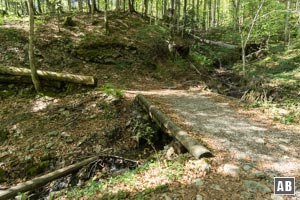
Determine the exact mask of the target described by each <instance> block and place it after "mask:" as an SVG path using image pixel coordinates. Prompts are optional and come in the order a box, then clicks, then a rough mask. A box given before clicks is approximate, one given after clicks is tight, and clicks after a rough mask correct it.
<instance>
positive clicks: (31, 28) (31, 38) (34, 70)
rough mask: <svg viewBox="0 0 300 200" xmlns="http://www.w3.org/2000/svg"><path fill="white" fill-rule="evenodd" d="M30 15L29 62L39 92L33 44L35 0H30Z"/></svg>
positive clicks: (33, 80) (34, 83) (35, 86)
mask: <svg viewBox="0 0 300 200" xmlns="http://www.w3.org/2000/svg"><path fill="white" fill-rule="evenodd" d="M29 16H30V21H29V23H30V28H29V50H28V54H29V64H30V69H31V78H32V82H33V85H34V88H35V90H36V91H37V92H39V91H40V90H41V85H40V81H39V78H38V75H37V70H36V68H35V65H34V54H33V51H34V49H33V48H34V46H33V41H34V16H33V0H29Z"/></svg>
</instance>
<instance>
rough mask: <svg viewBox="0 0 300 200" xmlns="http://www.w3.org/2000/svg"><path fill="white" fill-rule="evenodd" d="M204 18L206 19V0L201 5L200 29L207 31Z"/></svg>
mask: <svg viewBox="0 0 300 200" xmlns="http://www.w3.org/2000/svg"><path fill="white" fill-rule="evenodd" d="M206 18H207V0H204V3H203V15H202V28H203V30H205V31H206V30H207V26H206Z"/></svg>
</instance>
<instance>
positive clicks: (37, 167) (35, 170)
mask: <svg viewBox="0 0 300 200" xmlns="http://www.w3.org/2000/svg"><path fill="white" fill-rule="evenodd" d="M49 165H50V162H49V160H45V161H42V162H39V163H36V164H34V165H33V166H31V167H30V168H29V169H28V170H27V174H28V175H30V176H34V175H37V174H40V173H43V172H44V171H46V168H47V167H49Z"/></svg>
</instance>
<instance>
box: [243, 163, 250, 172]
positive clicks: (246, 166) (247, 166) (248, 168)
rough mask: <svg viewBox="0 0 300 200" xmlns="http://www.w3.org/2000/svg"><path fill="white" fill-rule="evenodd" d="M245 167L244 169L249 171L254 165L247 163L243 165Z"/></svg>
mask: <svg viewBox="0 0 300 200" xmlns="http://www.w3.org/2000/svg"><path fill="white" fill-rule="evenodd" d="M243 169H244V170H245V171H249V170H250V169H252V166H251V165H247V164H246V165H244V166H243Z"/></svg>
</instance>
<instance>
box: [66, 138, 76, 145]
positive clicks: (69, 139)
mask: <svg viewBox="0 0 300 200" xmlns="http://www.w3.org/2000/svg"><path fill="white" fill-rule="evenodd" d="M73 142H74V140H73V139H72V138H70V137H69V138H67V139H66V143H68V144H70V143H73Z"/></svg>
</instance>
